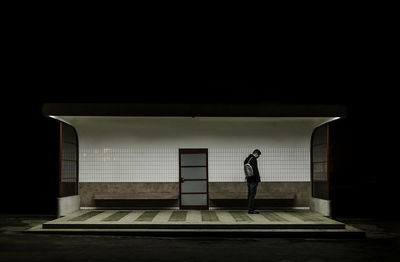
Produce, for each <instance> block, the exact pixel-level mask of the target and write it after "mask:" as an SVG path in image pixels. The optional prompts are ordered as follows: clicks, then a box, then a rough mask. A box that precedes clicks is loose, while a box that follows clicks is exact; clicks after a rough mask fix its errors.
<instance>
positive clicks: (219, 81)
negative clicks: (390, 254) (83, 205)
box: [0, 13, 398, 217]
mask: <svg viewBox="0 0 400 262" xmlns="http://www.w3.org/2000/svg"><path fill="white" fill-rule="evenodd" d="M45 18H46V19H45ZM64 18H66V17H64ZM342 18H343V17H342ZM21 21H23V22H19V21H14V23H13V27H12V28H11V30H10V32H9V33H10V34H9V37H8V38H7V41H6V42H7V48H6V49H5V53H6V56H7V57H6V59H5V60H4V61H5V63H4V64H5V69H4V70H3V75H4V79H3V81H2V91H1V92H2V93H1V98H0V99H1V110H2V113H3V117H2V128H1V132H2V136H1V137H2V139H3V142H4V144H5V146H4V147H2V148H3V150H4V151H3V153H4V154H2V155H3V157H2V158H3V161H2V163H3V168H2V172H1V175H2V178H1V194H2V196H1V201H2V202H1V203H2V205H1V209H0V210H1V212H4V213H54V214H55V212H56V198H57V193H58V143H59V141H58V136H59V126H58V123H57V121H56V120H54V119H49V118H46V117H44V116H43V114H42V105H43V104H44V103H49V102H51V103H57V102H64V103H65V102H66V103H77V102H82V103H186V104H187V103H189V104H190V103H246V104H249V103H250V104H251V103H277V104H292V103H294V104H340V105H345V106H346V107H347V109H348V117H347V118H346V119H345V120H343V121H342V122H343V124H342V126H343V127H342V129H341V133H342V136H341V137H342V138H343V141H346V145H347V147H346V152H347V153H346V157H344V164H343V172H344V173H343V174H344V175H345V176H347V177H348V178H349V179H348V187H347V191H346V192H345V193H343V199H348V202H346V201H344V202H343V212H342V214H343V215H349V216H350V215H351V216H387V217H394V216H395V214H394V213H395V210H393V208H394V207H395V206H396V203H397V202H396V200H397V198H398V196H397V187H398V186H397V183H396V182H397V181H398V179H397V173H398V172H396V171H397V169H396V167H397V159H396V157H397V150H398V145H397V144H398V143H397V137H398V128H397V125H396V120H397V118H396V117H397V115H396V111H397V110H396V107H397V103H398V99H397V96H396V95H395V92H394V85H393V83H392V82H391V81H390V79H391V76H392V75H393V74H394V73H395V71H394V70H395V69H394V67H392V66H390V63H388V61H386V60H385V59H386V58H388V57H389V56H390V53H389V52H388V51H387V50H388V49H387V48H386V47H387V46H385V45H384V44H382V42H384V41H385V40H386V36H385V32H384V31H383V30H381V29H380V28H379V27H377V26H376V25H375V24H374V22H373V21H372V20H371V21H369V22H368V23H367V22H365V21H364V22H363V23H361V22H359V21H352V22H351V23H347V22H343V21H342V22H343V23H334V22H328V23H323V24H321V23H320V22H321V21H320V20H318V19H317V20H314V21H309V23H307V22H305V23H288V24H285V25H283V24H279V23H274V24H269V26H268V27H265V28H260V29H259V30H258V31H257V30H255V31H250V30H247V29H246V28H243V27H232V28H231V30H228V24H226V23H225V24H224V26H221V25H220V26H219V27H217V28H213V29H214V30H212V31H206V32H203V31H202V32H199V31H197V30H196V28H193V27H187V28H185V29H183V28H181V30H180V29H179V30H173V29H176V27H175V26H172V25H166V24H164V23H159V24H156V25H150V24H146V25H144V24H140V26H138V25H136V26H135V27H131V28H128V29H126V28H125V27H123V26H120V25H121V24H119V25H117V26H116V25H115V24H114V26H111V24H110V25H109V24H107V23H105V24H102V23H100V24H97V22H96V23H95V21H97V20H93V21H91V22H90V21H89V22H88V21H86V22H83V23H78V22H76V23H73V21H74V18H71V17H68V19H64V20H63V19H57V14H56V13H53V14H52V15H51V17H47V16H40V15H38V16H36V17H35V19H32V20H29V21H27V20H21ZM335 21H336V20H335ZM181 22H182V21H181ZM19 23H20V24H19ZM180 25H181V26H182V23H180ZM278 25H279V26H278ZM250 28H251V27H250ZM124 29H125V31H124ZM239 31H240V32H239ZM389 60H390V59H389ZM343 186H344V187H345V186H346V185H343ZM346 203H347V204H346Z"/></svg>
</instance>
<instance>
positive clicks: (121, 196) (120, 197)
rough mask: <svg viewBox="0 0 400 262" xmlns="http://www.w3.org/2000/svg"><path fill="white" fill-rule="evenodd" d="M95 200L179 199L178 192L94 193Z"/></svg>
mask: <svg viewBox="0 0 400 262" xmlns="http://www.w3.org/2000/svg"><path fill="white" fill-rule="evenodd" d="M93 199H94V200H136V199H140V200H145V199H152V200H155V199H159V200H162V199H179V194H178V193H148V192H146V193H134V194H132V193H129V194H94V195H93Z"/></svg>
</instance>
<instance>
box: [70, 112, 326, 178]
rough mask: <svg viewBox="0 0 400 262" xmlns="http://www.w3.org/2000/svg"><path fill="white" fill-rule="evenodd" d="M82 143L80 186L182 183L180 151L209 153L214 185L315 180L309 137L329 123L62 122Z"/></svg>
mask: <svg viewBox="0 0 400 262" xmlns="http://www.w3.org/2000/svg"><path fill="white" fill-rule="evenodd" d="M63 120H64V121H66V122H68V123H70V124H71V125H73V126H74V127H75V128H76V130H77V132H78V138H79V180H80V182H178V176H179V166H178V165H179V159H178V158H179V156H178V154H179V148H208V150H209V156H208V157H209V158H208V161H209V162H208V164H209V181H210V182H220V181H244V175H243V161H244V158H245V157H246V156H247V155H248V154H249V153H251V152H252V150H253V149H255V148H258V149H260V150H261V152H262V155H261V157H260V158H259V159H258V164H259V170H260V173H261V180H262V181H310V149H309V143H310V137H311V132H312V130H313V128H314V127H315V126H316V125H318V124H320V123H322V122H325V121H327V120H329V118H183V117H182V118H178V117H164V118H161V117H63Z"/></svg>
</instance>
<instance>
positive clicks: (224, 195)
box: [209, 192, 295, 200]
mask: <svg viewBox="0 0 400 262" xmlns="http://www.w3.org/2000/svg"><path fill="white" fill-rule="evenodd" d="M209 197H210V199H246V200H247V192H239V193H237V192H213V193H210V194H209ZM256 199H285V200H294V199H295V195H294V194H285V195H271V194H266V193H258V192H257V194H256Z"/></svg>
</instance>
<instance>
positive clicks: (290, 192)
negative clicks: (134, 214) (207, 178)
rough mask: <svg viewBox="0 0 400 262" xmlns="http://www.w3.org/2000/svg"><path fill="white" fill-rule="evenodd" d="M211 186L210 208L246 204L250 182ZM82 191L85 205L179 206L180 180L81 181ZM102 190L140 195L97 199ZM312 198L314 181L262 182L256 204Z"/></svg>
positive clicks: (305, 203) (298, 203)
mask: <svg viewBox="0 0 400 262" xmlns="http://www.w3.org/2000/svg"><path fill="white" fill-rule="evenodd" d="M208 186H209V199H210V208H212V207H216V208H224V207H227V208H240V207H242V208H246V206H247V200H246V199H247V184H246V182H209V185H208ZM79 194H80V196H81V207H83V208H91V207H104V208H113V207H116V208H118V207H124V208H129V207H131V208H147V207H158V208H175V209H176V208H179V183H178V182H176V183H175V182H149V183H146V182H80V183H79ZM98 194H106V195H113V194H115V195H124V194H135V195H139V196H140V197H138V198H136V199H130V200H115V199H110V200H95V199H94V196H95V195H98ZM164 195H165V196H166V197H165V198H163V196H164ZM171 195H173V197H171ZM154 196H157V197H156V198H157V199H154ZM263 198H264V199H263ZM280 198H282V199H280ZM310 199H311V184H310V182H261V183H260V184H259V186H258V189H257V195H256V206H257V207H258V208H262V207H288V208H290V207H309V206H310Z"/></svg>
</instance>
